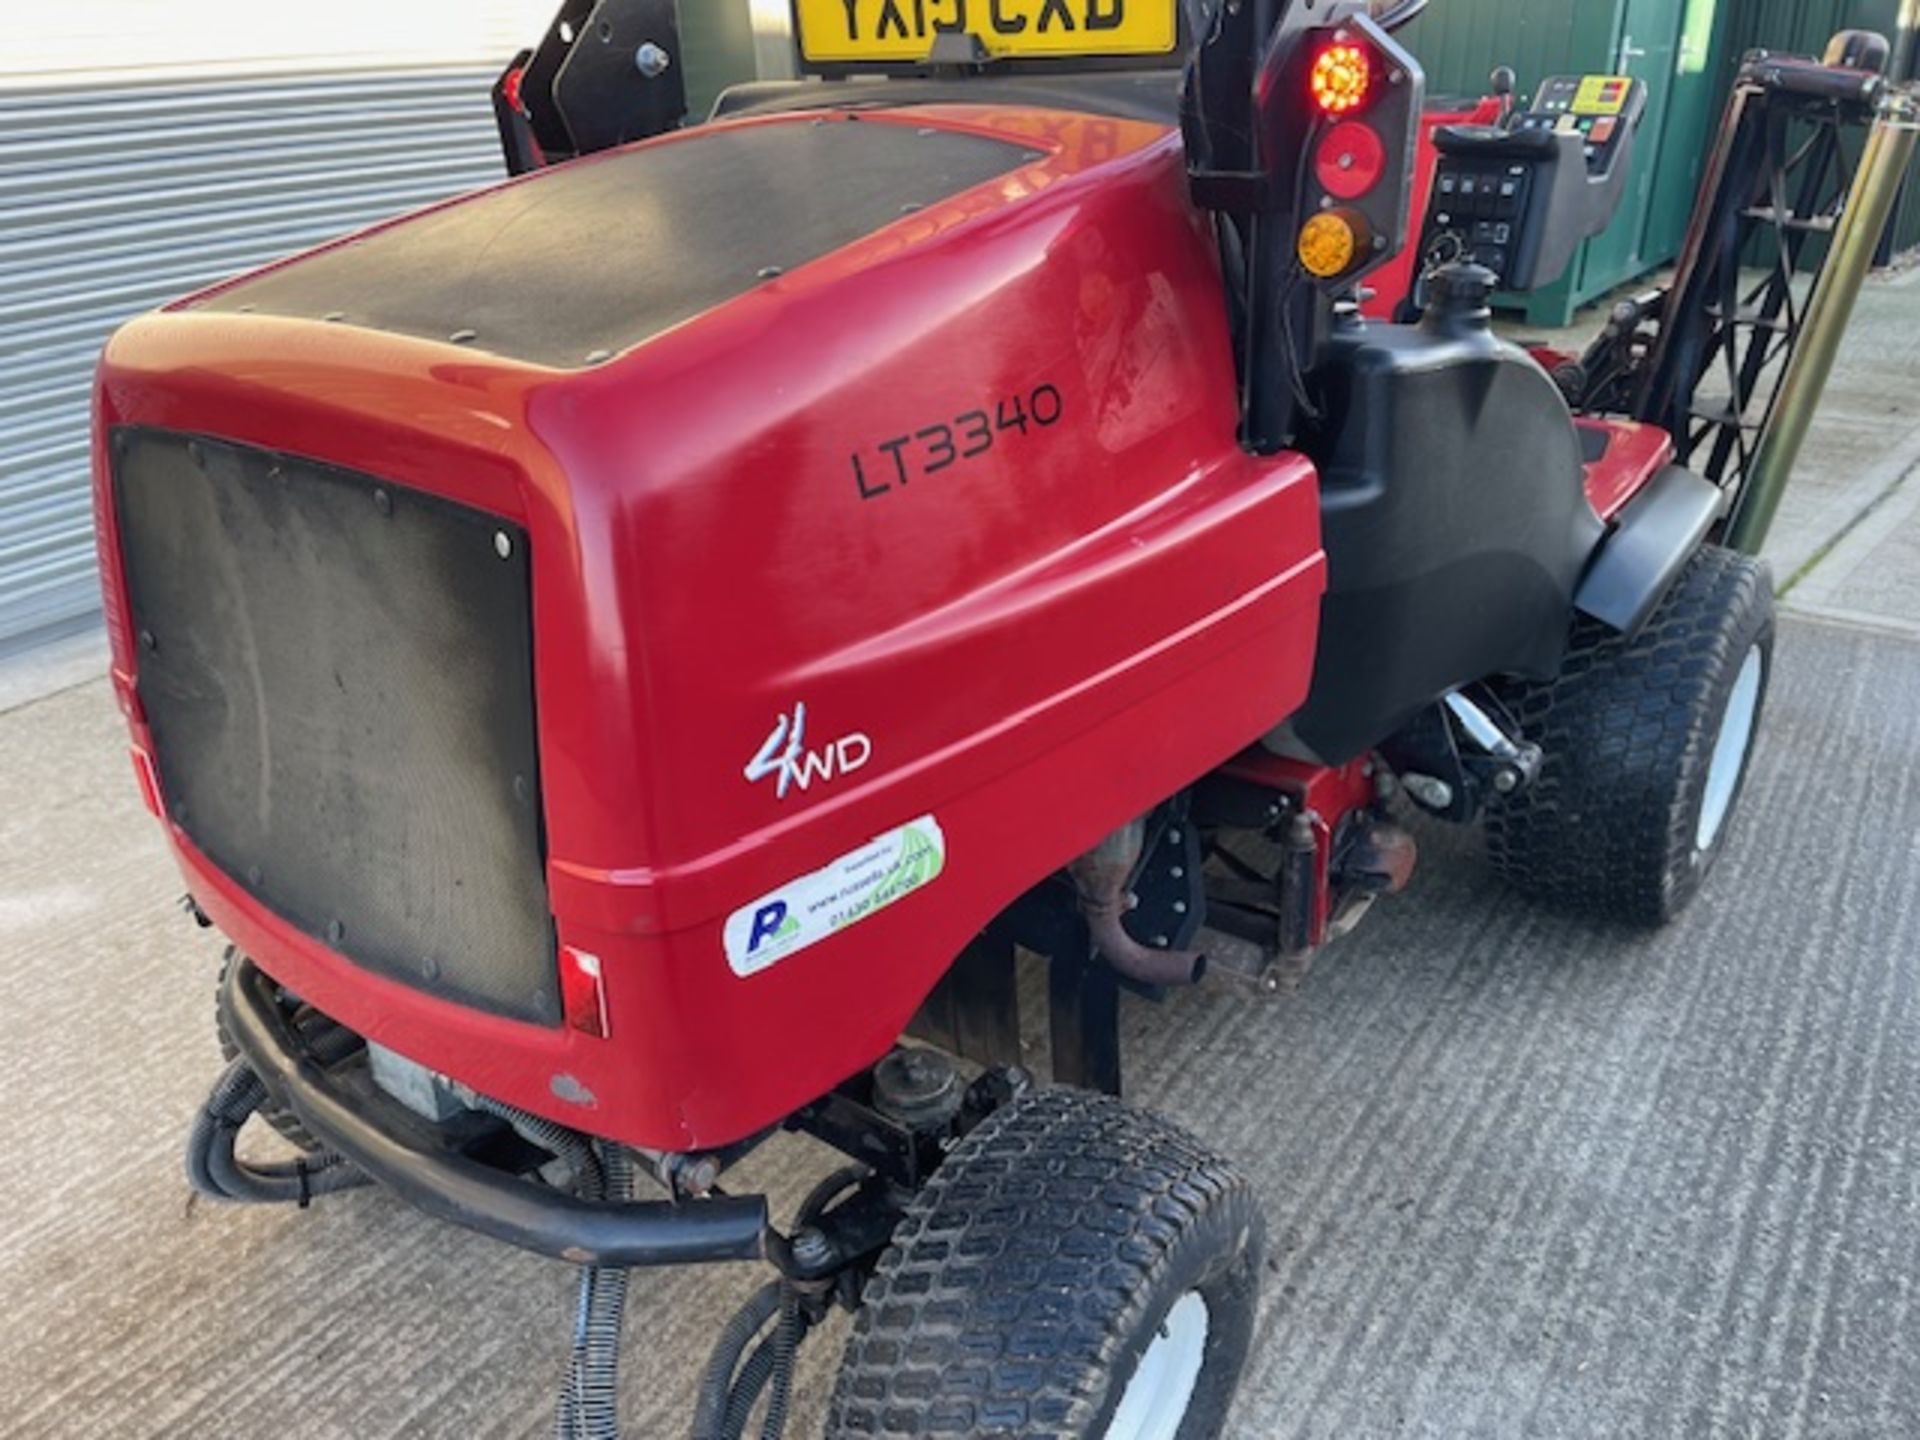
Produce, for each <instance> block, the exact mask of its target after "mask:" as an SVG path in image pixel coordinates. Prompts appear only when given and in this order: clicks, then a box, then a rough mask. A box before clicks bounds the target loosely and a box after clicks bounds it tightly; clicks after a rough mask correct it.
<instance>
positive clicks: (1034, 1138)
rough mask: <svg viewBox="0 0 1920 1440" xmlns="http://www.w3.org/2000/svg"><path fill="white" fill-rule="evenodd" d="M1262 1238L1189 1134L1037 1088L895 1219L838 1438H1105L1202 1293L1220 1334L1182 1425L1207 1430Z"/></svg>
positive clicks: (835, 1429) (1247, 1193) (970, 1139)
mask: <svg viewBox="0 0 1920 1440" xmlns="http://www.w3.org/2000/svg"><path fill="white" fill-rule="evenodd" d="M1262 1244H1263V1229H1262V1222H1261V1217H1260V1211H1259V1207H1258V1205H1257V1204H1256V1203H1255V1199H1254V1194H1253V1190H1252V1187H1251V1186H1250V1185H1249V1184H1248V1183H1247V1182H1246V1181H1245V1180H1244V1179H1243V1178H1242V1177H1241V1176H1240V1175H1239V1174H1238V1173H1236V1171H1235V1170H1234V1169H1233V1167H1232V1166H1230V1165H1229V1164H1228V1163H1227V1162H1226V1161H1224V1160H1222V1159H1220V1158H1219V1157H1218V1156H1216V1155H1214V1154H1213V1153H1211V1152H1210V1151H1208V1150H1207V1149H1206V1148H1205V1147H1203V1146H1202V1145H1201V1144H1200V1143H1199V1142H1198V1141H1196V1140H1195V1139H1193V1138H1192V1137H1191V1136H1189V1135H1187V1134H1186V1133H1185V1132H1183V1131H1181V1130H1179V1129H1177V1128H1175V1127H1174V1126H1172V1125H1170V1124H1168V1123H1167V1122H1165V1121H1163V1120H1161V1119H1159V1118H1157V1117H1155V1116H1153V1115H1149V1114H1146V1113H1144V1112H1141V1111H1138V1110H1134V1109H1131V1108H1129V1107H1127V1106H1124V1105H1122V1104H1121V1103H1120V1102H1119V1101H1117V1100H1113V1099H1110V1098H1107V1097H1105V1096H1097V1095H1089V1094H1085V1093H1082V1092H1078V1091H1071V1090H1050V1091H1041V1092H1037V1093H1035V1094H1033V1095H1030V1096H1028V1097H1025V1098H1024V1099H1022V1100H1020V1101H1017V1102H1015V1103H1014V1104H1011V1105H1009V1106H1007V1107H1006V1108H1004V1109H1002V1110H1000V1111H998V1112H996V1113H995V1114H994V1115H992V1116H990V1117H989V1118H988V1119H987V1120H986V1121H985V1122H984V1123H983V1124H981V1125H980V1126H979V1127H978V1128H977V1129H976V1130H974V1131H973V1132H972V1133H971V1134H970V1135H968V1136H967V1137H966V1138H965V1139H964V1140H963V1141H961V1143H960V1144H959V1145H958V1146H956V1147H955V1149H954V1151H953V1153H952V1154H951V1155H949V1156H948V1158H947V1159H946V1160H945V1161H944V1162H943V1163H942V1165H941V1166H940V1168H939V1170H938V1171H936V1172H935V1174H934V1176H933V1178H932V1179H931V1181H929V1182H928V1184H927V1185H926V1187H925V1188H924V1189H923V1190H922V1191H921V1192H920V1194H919V1195H917V1196H916V1197H915V1198H914V1200H913V1202H912V1205H911V1206H910V1207H909V1209H908V1211H907V1214H906V1216H905V1217H904V1218H903V1219H902V1221H901V1223H900V1225H899V1227H898V1229H897V1230H896V1231H895V1233H894V1237H893V1244H892V1245H891V1246H890V1247H889V1249H888V1250H887V1251H886V1253H885V1254H884V1255H883V1256H882V1258H881V1260H880V1262H879V1265H878V1268H877V1269H876V1271H875V1273H874V1275H873V1277H872V1279H871V1281H870V1282H869V1284H868V1286H867V1290H866V1294H865V1297H864V1303H863V1305H862V1307H861V1310H860V1313H859V1315H858V1318H857V1319H856V1321H855V1325H854V1330H853V1334H852V1336H851V1338H850V1339H849V1341H848V1345H847V1351H846V1355H845V1359H844V1361H843V1363H842V1366H841V1370H840V1376H839V1379H838V1382H837V1384H836V1386H835V1390H834V1395H833V1399H832V1404H831V1409H830V1413H829V1418H828V1423H827V1435H828V1437H829V1440H854V1437H869V1436H889V1437H890V1436H970V1437H980V1440H1016V1437H1018V1440H1043V1437H1044V1440H1100V1437H1104V1436H1106V1435H1108V1433H1109V1428H1110V1426H1112V1424H1113V1420H1114V1415H1115V1412H1116V1410H1117V1409H1118V1408H1119V1407H1120V1404H1121V1401H1122V1399H1123V1397H1124V1396H1125V1395H1126V1393H1127V1390H1128V1386H1129V1384H1130V1382H1132V1381H1133V1379H1134V1377H1135V1374H1136V1372H1137V1371H1141V1370H1142V1368H1143V1367H1142V1359H1143V1356H1145V1355H1147V1353H1148V1351H1149V1349H1150V1347H1151V1346H1152V1345H1153V1343H1154V1341H1155V1339H1156V1337H1158V1338H1160V1339H1162V1340H1163V1341H1164V1340H1165V1338H1166V1336H1167V1334H1168V1333H1170V1332H1171V1329H1172V1325H1171V1322H1170V1320H1169V1316H1170V1312H1173V1311H1174V1309H1175V1307H1176V1306H1177V1305H1181V1304H1182V1302H1185V1310H1184V1311H1183V1312H1182V1313H1187V1312H1190V1311H1191V1310H1192V1309H1193V1308H1194V1306H1193V1302H1192V1299H1191V1297H1193V1296H1195V1295H1198V1296H1199V1297H1200V1299H1201V1300H1202V1301H1204V1305H1205V1311H1206V1314H1205V1321H1204V1328H1203V1331H1202V1333H1203V1335H1204V1340H1203V1341H1195V1342H1194V1344H1193V1353H1198V1354H1200V1359H1199V1360H1198V1362H1197V1364H1198V1369H1197V1372H1195V1371H1193V1370H1192V1369H1189V1370H1188V1371H1187V1372H1186V1378H1185V1379H1184V1381H1183V1382H1182V1385H1181V1391H1180V1393H1181V1394H1182V1395H1189V1396H1190V1398H1188V1399H1187V1400H1186V1402H1185V1406H1184V1410H1182V1409H1181V1408H1180V1407H1179V1404H1178V1402H1177V1401H1176V1403H1175V1405H1174V1413H1175V1415H1176V1416H1178V1417H1179V1418H1178V1419H1177V1429H1176V1430H1173V1431H1172V1433H1174V1434H1176V1435H1177V1437H1178V1440H1209V1437H1212V1436H1216V1435H1218V1434H1219V1433H1220V1431H1221V1427H1222V1425H1223V1424H1224V1422H1225V1418H1226V1414H1227V1408H1228V1406H1229V1404H1230V1403H1231V1401H1232V1398H1233V1392H1234V1388H1235V1386H1236V1385H1237V1384H1238V1382H1239V1376H1240V1370H1241V1367H1242V1365H1243V1364H1244V1362H1245V1360H1246V1354H1247V1346H1248V1343H1249V1341H1250V1339H1251V1337H1252V1333H1253V1322H1254V1305H1255V1301H1256V1298H1257V1292H1258V1286H1259V1272H1260V1262H1261V1254H1262ZM1146 1370H1147V1373H1148V1378H1149V1381H1150V1380H1151V1377H1152V1375H1153V1374H1154V1373H1155V1372H1154V1369H1153V1367H1152V1366H1151V1365H1149V1366H1148V1367H1146ZM1188 1386H1190V1387H1191V1388H1190V1390H1189V1389H1188V1388H1187V1387H1188ZM1142 1433H1144V1432H1142ZM1162 1433H1165V1432H1162Z"/></svg>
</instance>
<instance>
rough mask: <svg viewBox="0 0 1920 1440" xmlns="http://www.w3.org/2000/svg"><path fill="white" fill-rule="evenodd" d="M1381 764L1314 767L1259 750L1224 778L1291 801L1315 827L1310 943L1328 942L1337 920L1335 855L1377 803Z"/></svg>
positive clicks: (1367, 758) (1231, 765)
mask: <svg viewBox="0 0 1920 1440" xmlns="http://www.w3.org/2000/svg"><path fill="white" fill-rule="evenodd" d="M1380 764H1381V762H1380V761H1379V760H1378V759H1376V758H1375V757H1374V756H1372V755H1362V756H1360V757H1359V758H1358V759H1355V760H1349V761H1348V762H1347V763H1346V764H1345V765H1338V766H1325V765H1312V764H1309V763H1308V762H1306V761H1304V760H1294V759H1290V758H1288V757H1286V756H1282V755H1275V754H1274V753H1273V752H1271V751H1270V750H1267V749H1264V748H1262V747H1259V746H1256V747H1254V748H1253V749H1251V750H1248V751H1246V752H1245V753H1243V754H1240V755H1236V756H1235V757H1234V758H1233V759H1232V760H1231V761H1229V762H1228V763H1227V764H1226V765H1224V766H1222V767H1221V769H1222V773H1223V774H1225V775H1227V776H1229V777H1230V778H1232V779H1235V780H1244V781H1245V782H1246V783H1248V784H1249V785H1258V786H1259V787H1260V788H1261V789H1263V790H1272V791H1275V792H1277V793H1278V794H1281V795H1285V796H1287V797H1289V798H1290V799H1291V800H1292V801H1293V802H1294V804H1295V805H1296V806H1297V807H1298V808H1299V811H1300V813H1302V814H1304V815H1305V816H1306V817H1307V819H1308V822H1309V823H1310V824H1311V825H1312V826H1313V841H1314V893H1313V925H1312V931H1311V934H1310V936H1309V942H1310V943H1311V944H1313V945H1315V946H1319V945H1324V944H1326V942H1327V930H1328V927H1329V926H1330V925H1331V924H1332V921H1333V898H1334V897H1333V851H1334V845H1335V842H1336V841H1337V840H1338V838H1339V835H1340V829H1341V826H1342V825H1344V824H1345V823H1346V822H1347V820H1348V819H1349V818H1351V817H1353V816H1355V815H1359V814H1362V813H1364V812H1365V811H1366V810H1368V809H1369V808H1370V807H1371V806H1373V804H1374V803H1375V802H1376V800H1377V799H1378V798H1379V793H1380V791H1379V786H1378V782H1377V780H1376V776H1377V774H1378V771H1379V767H1380Z"/></svg>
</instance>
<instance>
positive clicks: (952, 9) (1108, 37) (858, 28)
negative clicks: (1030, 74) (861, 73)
mask: <svg viewBox="0 0 1920 1440" xmlns="http://www.w3.org/2000/svg"><path fill="white" fill-rule="evenodd" d="M1178 6H1179V0H794V5H793V9H794V15H795V18H796V19H797V20H798V22H799V27H800V53H801V55H802V56H804V57H805V58H806V59H807V60H808V61H810V62H813V63H815V64H839V65H844V64H863V63H864V64H883V65H902V64H905V65H911V64H917V63H919V62H920V61H923V60H925V59H926V58H927V55H928V52H929V51H931V50H932V49H933V44H934V41H935V40H936V39H937V38H938V37H939V36H940V35H941V34H942V33H943V32H948V31H959V32H961V33H963V34H970V35H973V36H975V37H976V38H977V39H978V40H979V41H980V43H981V45H982V46H984V47H985V48H986V51H987V53H988V54H989V55H992V56H995V57H1006V58H1009V59H1023V58H1024V59H1048V60H1064V59H1093V58H1100V57H1114V56H1125V55H1166V54H1169V53H1171V52H1172V50H1173V47H1174V45H1175V44H1176V43H1177V42H1178V40H1179V36H1180V25H1179V16H1178Z"/></svg>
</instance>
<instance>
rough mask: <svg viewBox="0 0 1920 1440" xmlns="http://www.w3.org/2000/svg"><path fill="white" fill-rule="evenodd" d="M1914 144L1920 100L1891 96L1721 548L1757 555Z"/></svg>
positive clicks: (1906, 4)
mask: <svg viewBox="0 0 1920 1440" xmlns="http://www.w3.org/2000/svg"><path fill="white" fill-rule="evenodd" d="M1900 13H1901V22H1902V25H1903V26H1905V25H1906V24H1907V23H1908V21H1909V19H1910V18H1912V17H1915V16H1920V0H1902V5H1901V12H1900ZM1916 140H1920V100H1917V99H1916V96H1915V94H1914V93H1913V92H1909V91H1904V90H1894V91H1889V92H1888V95H1887V98H1886V100H1885V101H1884V102H1883V103H1882V106H1881V110H1880V114H1879V116H1878V117H1877V118H1876V119H1875V120H1874V122H1873V129H1872V131H1871V132H1870V133H1869V134H1868V136H1867V147H1866V150H1865V151H1864V152H1863V153H1862V155H1861V157H1860V169H1859V171H1858V172H1857V173H1856V174H1855V175H1854V177H1853V190H1852V192H1851V193H1850V194H1849V195H1848V196H1847V208H1846V211H1845V213H1844V214H1843V215H1842V216H1841V219H1840V225H1839V228H1838V229H1837V230H1836V231H1835V232H1834V237H1833V250H1832V253H1831V254H1830V255H1829V256H1828V257H1827V263H1826V266H1825V268H1824V269H1823V270H1822V271H1821V273H1820V280H1819V283H1818V285H1816V286H1815V288H1814V292H1813V302H1812V304H1811V305H1809V306H1808V308H1807V319H1806V325H1805V328H1804V330H1803V331H1802V332H1801V335H1800V341H1799V344H1798V345H1797V346H1796V347H1795V349H1794V352H1793V358H1792V359H1791V360H1790V361H1788V362H1787V374H1786V378H1785V379H1784V380H1783V381H1782V382H1781V385H1780V397H1779V400H1778V401H1777V403H1776V404H1775V406H1774V409H1773V414H1772V415H1771V417H1770V418H1769V419H1768V421H1767V428H1766V431H1765V433H1764V434H1762V435H1761V437H1760V444H1759V448H1758V450H1757V452H1756V453H1755V455H1754V458H1753V467H1752V469H1751V471H1750V472H1749V473H1748V476H1747V482H1746V485H1745V486H1744V487H1743V488H1742V491H1741V494H1740V497H1739V499H1738V501H1737V502H1736V503H1735V508H1734V512H1733V520H1732V522H1731V524H1729V525H1728V527H1727V543H1728V544H1729V545H1731V546H1732V547H1733V548H1734V549H1736V550H1744V551H1746V552H1747V553H1748V554H1757V553H1759V550H1760V547H1761V546H1762V545H1764V544H1765V543H1766V540H1767V532H1768V531H1769V530H1770V529H1771V528H1772V527H1773V518H1774V516H1775V515H1776V514H1777V513H1778V512H1779V509H1780V497H1781V496H1782V495H1784V494H1785V493H1786V489H1787V481H1788V480H1789V479H1790V478H1792V475H1793V467H1794V463H1795V462H1796V461H1797V460H1799V458H1800V451H1801V449H1802V448H1803V447H1804V446H1805V444H1806V442H1807V431H1808V429H1809V428H1810V427H1811V425H1812V424H1813V415H1814V411H1815V410H1816V409H1817V408H1818V407H1819V404H1820V395H1821V392H1822V391H1824V390H1825V389H1826V388H1827V382H1828V381H1829V380H1830V379H1832V378H1833V366H1834V361H1835V360H1836V359H1837V358H1838V357H1839V354H1840V342H1841V340H1842V339H1843V338H1844V337H1845V335H1846V330H1847V322H1848V321H1849V320H1850V319H1852V318H1853V307H1854V305H1855V304H1856V303H1857V302H1858V300H1859V299H1860V287H1861V286H1862V285H1863V284H1864V283H1865V282H1866V278H1867V272H1868V270H1870V269H1871V268H1872V266H1873V252H1874V250H1875V248H1876V247H1877V246H1878V245H1879V243H1880V234H1881V232H1882V231H1883V230H1884V229H1885V228H1886V224H1887V219H1888V217H1889V216H1890V215H1891V214H1892V213H1893V203H1894V200H1895V199H1896V198H1897V197H1898V196H1899V193H1900V185H1901V182H1902V181H1904V180H1905V179H1906V175H1907V166H1908V164H1909V163H1910V162H1911V161H1912V159H1913V152H1914V143H1915V141H1916Z"/></svg>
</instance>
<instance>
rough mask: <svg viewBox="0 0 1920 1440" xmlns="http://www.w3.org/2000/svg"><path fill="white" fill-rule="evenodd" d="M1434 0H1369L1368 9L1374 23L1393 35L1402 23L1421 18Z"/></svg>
mask: <svg viewBox="0 0 1920 1440" xmlns="http://www.w3.org/2000/svg"><path fill="white" fill-rule="evenodd" d="M1432 3H1433V0H1369V3H1368V5H1367V11H1368V13H1369V14H1371V15H1372V16H1373V20H1374V23H1375V24H1376V25H1378V26H1379V27H1380V28H1381V29H1382V30H1385V31H1386V32H1387V33H1388V34H1389V35H1391V34H1392V33H1393V32H1394V31H1395V30H1398V29H1399V28H1400V27H1401V26H1402V25H1405V24H1407V23H1409V22H1410V21H1412V20H1415V19H1417V18H1419V15H1420V12H1421V11H1422V10H1425V9H1426V8H1427V6H1429V5H1431V4H1432Z"/></svg>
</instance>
